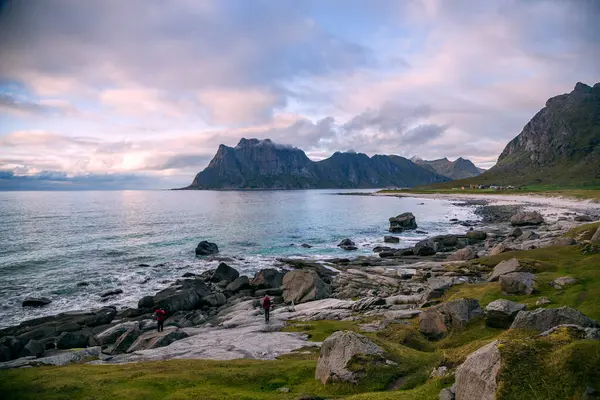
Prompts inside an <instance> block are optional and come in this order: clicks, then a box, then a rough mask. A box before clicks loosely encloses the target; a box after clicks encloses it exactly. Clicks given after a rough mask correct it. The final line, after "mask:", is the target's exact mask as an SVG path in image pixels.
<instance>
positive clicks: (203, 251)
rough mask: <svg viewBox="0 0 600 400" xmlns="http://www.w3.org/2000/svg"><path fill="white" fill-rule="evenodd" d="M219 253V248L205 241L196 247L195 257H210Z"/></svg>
mask: <svg viewBox="0 0 600 400" xmlns="http://www.w3.org/2000/svg"><path fill="white" fill-rule="evenodd" d="M218 252H219V246H217V245H216V244H215V243H211V242H207V241H206V240H203V241H201V242H200V243H198V246H196V255H197V256H210V255H212V254H217V253H218Z"/></svg>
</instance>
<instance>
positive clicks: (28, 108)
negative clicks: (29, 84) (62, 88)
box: [0, 93, 76, 115]
mask: <svg viewBox="0 0 600 400" xmlns="http://www.w3.org/2000/svg"><path fill="white" fill-rule="evenodd" d="M0 111H10V112H16V113H24V114H29V115H38V114H69V113H70V114H73V113H75V112H76V110H75V108H74V107H72V106H70V105H69V104H68V103H66V102H64V101H61V100H52V99H44V100H41V101H39V102H33V101H30V100H19V99H17V98H15V97H14V96H13V95H11V94H9V93H0Z"/></svg>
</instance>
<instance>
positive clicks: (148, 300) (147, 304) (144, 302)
mask: <svg viewBox="0 0 600 400" xmlns="http://www.w3.org/2000/svg"><path fill="white" fill-rule="evenodd" d="M152 307H154V296H144V297H142V298H141V299H140V301H138V308H140V309H149V308H152Z"/></svg>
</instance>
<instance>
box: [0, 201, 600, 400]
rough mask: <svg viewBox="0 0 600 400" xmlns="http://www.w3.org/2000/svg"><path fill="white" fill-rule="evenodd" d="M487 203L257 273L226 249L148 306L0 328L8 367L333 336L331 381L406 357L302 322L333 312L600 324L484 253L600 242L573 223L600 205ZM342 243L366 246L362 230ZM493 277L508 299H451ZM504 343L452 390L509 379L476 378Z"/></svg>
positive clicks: (442, 325)
mask: <svg viewBox="0 0 600 400" xmlns="http://www.w3.org/2000/svg"><path fill="white" fill-rule="evenodd" d="M471 205H472V204H471ZM477 205H478V207H479V208H478V210H477V212H476V213H477V215H479V216H480V217H481V220H479V221H455V222H456V223H457V224H461V225H463V226H464V227H465V232H464V234H459V235H442V236H433V237H429V238H427V239H426V240H423V241H420V242H418V243H416V244H415V246H414V247H411V248H399V247H395V246H397V244H398V240H396V239H395V237H394V236H393V235H394V233H397V232H401V231H403V230H414V229H418V221H416V220H415V218H414V216H413V215H412V214H410V213H404V214H401V215H399V216H396V217H391V218H390V229H389V230H390V232H391V233H389V234H387V235H386V234H385V233H384V232H382V243H381V245H380V246H377V247H376V248H374V249H373V255H372V256H358V257H348V258H331V259H327V260H310V259H298V258H280V259H278V261H279V266H280V268H278V269H263V270H261V271H259V272H258V273H256V275H255V276H252V277H248V276H240V274H239V272H238V271H237V270H236V269H234V268H232V267H231V266H229V265H227V264H226V263H225V262H222V263H221V264H219V266H218V267H217V268H216V269H213V270H209V271H206V272H204V273H202V274H201V275H194V274H192V273H186V274H185V275H184V277H182V278H181V279H179V280H177V281H176V282H175V283H173V284H172V285H171V286H170V287H168V288H166V289H163V290H161V291H159V292H157V293H155V294H154V295H153V296H146V297H144V298H141V299H140V300H139V302H138V306H137V308H123V309H118V310H117V309H116V307H111V306H107V307H103V308H99V309H96V310H91V311H74V312H66V313H61V314H58V315H55V316H49V317H42V318H36V319H33V320H28V321H24V322H22V323H21V324H19V325H17V326H12V327H9V328H5V329H2V330H0V361H1V362H0V369H8V368H18V367H29V366H36V365H65V364H68V363H74V362H81V361H83V360H85V361H86V362H88V363H94V364H113V363H129V362H136V361H151V360H167V359H173V358H175V359H180V358H186V359H190V358H196V359H217V360H230V359H236V358H248V359H263V360H267V359H275V358H277V357H279V356H281V355H285V354H289V353H292V352H295V351H297V350H299V349H303V348H308V347H311V346H313V347H315V346H316V347H317V348H319V347H320V349H321V350H320V351H321V357H320V358H319V360H318V365H317V369H316V378H317V379H319V380H321V382H323V383H328V382H330V381H343V382H356V381H358V380H360V379H361V377H362V375H364V374H362V373H360V372H356V371H354V370H353V369H352V368H350V367H349V365H350V364H351V363H352V362H354V361H355V357H362V358H363V359H365V360H368V362H367V361H365V362H367V363H368V364H373V365H379V364H381V365H384V366H386V368H393V365H394V363H395V361H394V360H393V357H391V358H390V357H388V356H387V355H386V352H385V351H384V350H383V349H381V348H380V347H379V346H377V345H376V344H375V343H373V342H372V341H371V340H369V339H368V338H366V337H364V336H362V335H361V334H358V333H355V332H345V333H344V332H341V331H339V332H336V333H334V334H333V335H331V337H329V338H327V339H326V340H325V341H324V342H322V343H321V342H312V341H308V336H307V334H306V333H302V332H291V331H289V329H288V328H290V327H295V326H297V325H298V324H300V325H301V324H302V323H306V322H309V321H323V320H327V321H354V322H357V323H360V327H361V329H362V330H363V331H364V332H378V331H380V330H382V329H385V328H386V327H387V326H389V325H390V324H397V323H410V321H413V322H414V323H416V324H417V325H418V331H419V333H420V334H421V335H423V337H425V338H426V339H427V340H429V341H437V340H440V339H442V338H444V337H446V336H447V335H449V334H450V333H451V332H452V331H454V330H456V329H460V328H462V327H465V326H467V324H468V323H469V322H470V321H471V320H473V319H476V318H485V321H486V325H488V326H490V327H494V328H497V329H510V328H513V329H516V328H525V329H530V330H533V331H537V332H539V333H543V335H546V336H548V335H551V334H552V333H553V331H554V330H556V329H558V328H557V327H561V326H565V327H567V328H565V329H568V330H570V331H572V332H575V333H574V334H576V335H579V336H581V335H583V337H588V338H593V339H598V338H600V331H599V330H598V324H597V323H596V321H593V320H592V319H590V318H588V317H587V316H585V315H583V314H582V313H580V312H579V311H577V310H575V309H571V308H555V309H543V308H540V309H536V310H533V311H528V310H527V308H526V307H525V306H524V305H523V304H520V303H518V302H514V301H511V300H509V299H508V298H510V296H520V295H525V296H526V295H531V294H533V293H535V292H536V289H537V286H538V285H539V282H537V278H536V268H535V266H532V265H529V264H528V263H527V262H523V261H520V260H518V259H516V258H513V259H509V260H504V261H502V262H498V263H497V264H496V265H494V266H489V265H481V264H478V260H479V259H481V258H486V257H489V256H497V255H500V254H502V253H506V252H510V251H523V250H532V249H543V248H547V247H550V246H575V245H577V246H580V247H581V246H583V247H585V246H588V247H590V246H591V249H592V251H595V250H594V249H595V246H600V228H598V232H596V233H595V234H594V235H592V236H591V237H590V238H581V237H577V236H575V237H572V236H569V237H567V236H565V233H566V232H568V231H569V230H571V229H573V228H576V227H578V226H580V225H582V224H584V223H587V222H589V221H595V220H598V219H599V217H600V215H599V214H597V211H594V210H588V213H587V214H582V213H573V212H572V211H562V212H556V211H554V212H547V211H546V212H544V213H540V212H538V211H535V210H532V209H531V207H530V206H526V205H493V204H492V205H490V204H481V203H479V204H477ZM340 246H341V247H342V248H345V249H347V250H348V254H349V255H351V254H352V248H353V246H354V244H353V242H352V240H351V239H346V240H345V241H343V242H342V243H340ZM196 252H197V253H198V254H200V255H208V254H215V253H217V252H218V246H217V245H215V244H212V243H208V242H201V243H200V244H199V246H198V249H196ZM487 282H491V283H493V284H494V285H498V288H499V290H500V291H501V292H502V294H503V295H504V296H506V297H507V299H499V300H496V301H494V302H492V303H490V304H488V305H487V306H486V307H485V309H484V308H482V307H481V306H480V304H479V303H478V301H477V300H473V299H468V298H461V299H456V300H452V301H445V300H444V296H445V295H446V293H447V292H448V291H449V290H450V289H451V288H452V287H454V286H456V285H462V284H473V283H487ZM576 282H577V280H576V279H575V278H572V277H568V276H567V277H560V278H557V279H556V280H554V281H553V282H552V285H555V286H556V287H557V288H558V287H559V288H562V287H565V286H568V285H572V284H574V283H576ZM265 295H269V296H271V298H272V299H273V303H274V309H273V312H272V317H271V321H270V322H269V323H268V324H265V322H264V321H263V317H262V315H261V312H262V311H261V309H260V307H259V305H260V299H261V298H262V297H264V296H265ZM107 296H110V294H108V295H107ZM28 301H29V302H30V304H28V306H29V305H32V304H40V305H43V302H44V299H29V300H28ZM36 301H38V302H40V303H36ZM539 301H540V302H541V303H540V304H543V301H544V300H543V299H540V300H539ZM155 307H160V308H163V309H164V310H166V311H167V315H168V318H167V320H166V322H165V329H164V331H163V332H157V331H156V322H155V321H154V320H153V318H152V316H153V309H154V308H155ZM292 330H293V329H292ZM497 349H498V343H497V342H493V343H490V344H488V345H486V346H485V347H482V348H480V349H479V350H477V351H475V352H474V353H473V354H471V355H470V356H469V357H468V358H467V359H466V361H464V363H463V364H462V365H461V366H460V367H458V368H457V369H456V370H455V374H456V383H455V385H454V386H453V387H452V388H447V389H444V391H443V392H442V393H441V394H440V398H445V399H452V398H457V399H469V398H476V397H477V396H479V397H482V398H488V397H485V396H486V394H487V393H492V392H493V391H494V390H496V388H495V387H494V386H493V385H491V386H490V385H487V384H486V385H482V386H481V385H480V386H478V387H475V388H474V387H473V385H474V384H473V382H477V381H478V380H481V379H483V378H482V376H483V375H484V374H487V375H490V376H491V375H493V374H496V373H497V371H498V366H499V364H498V363H501V361H500V358H499V355H498V351H497ZM342 353H343V354H342ZM90 359H93V360H90ZM434 372H435V371H434ZM361 374H362V375H361ZM487 375H486V376H487ZM494 376H495V375H494ZM442 396H445V397H442ZM489 398H492V397H489Z"/></svg>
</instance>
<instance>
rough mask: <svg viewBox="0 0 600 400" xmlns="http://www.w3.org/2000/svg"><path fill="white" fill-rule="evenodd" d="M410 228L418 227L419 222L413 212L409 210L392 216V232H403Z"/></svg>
mask: <svg viewBox="0 0 600 400" xmlns="http://www.w3.org/2000/svg"><path fill="white" fill-rule="evenodd" d="M409 229H417V222H416V219H415V216H414V215H413V214H412V213H409V212H408V213H404V214H400V215H398V216H396V217H392V218H390V232H403V231H405V230H409Z"/></svg>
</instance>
